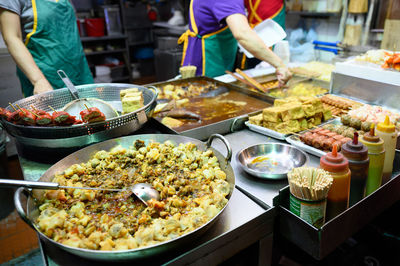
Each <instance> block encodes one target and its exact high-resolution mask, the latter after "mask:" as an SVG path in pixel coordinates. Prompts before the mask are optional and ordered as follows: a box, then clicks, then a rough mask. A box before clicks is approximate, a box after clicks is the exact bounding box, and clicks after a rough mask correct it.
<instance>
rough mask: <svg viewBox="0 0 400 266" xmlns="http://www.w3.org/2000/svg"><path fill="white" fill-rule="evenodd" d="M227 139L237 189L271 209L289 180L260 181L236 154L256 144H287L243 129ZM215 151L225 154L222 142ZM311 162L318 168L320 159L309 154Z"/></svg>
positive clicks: (214, 145) (218, 142)
mask: <svg viewBox="0 0 400 266" xmlns="http://www.w3.org/2000/svg"><path fill="white" fill-rule="evenodd" d="M225 138H226V139H227V140H228V141H229V143H230V144H231V147H232V162H231V165H232V168H233V171H234V172H235V177H236V187H237V188H238V189H239V190H240V191H242V192H243V193H245V194H246V195H247V196H249V197H250V198H252V199H253V200H255V201H256V202H258V203H259V204H260V205H261V206H264V207H265V208H271V207H272V206H273V204H272V202H273V199H274V198H275V197H276V196H278V194H279V190H280V189H282V188H284V187H286V186H287V185H288V182H287V179H286V178H285V179H281V180H266V179H260V178H257V177H254V176H251V175H249V174H247V173H246V172H245V171H244V170H242V168H241V166H240V165H239V163H238V161H237V160H236V154H237V153H238V152H239V151H241V150H242V149H244V148H247V147H249V146H251V145H254V144H259V143H267V142H275V143H287V142H285V141H280V140H277V139H274V138H270V137H268V136H265V135H261V134H259V133H256V132H253V131H250V130H248V129H243V130H241V131H238V132H234V133H230V134H227V135H225ZM212 146H213V147H214V148H215V149H217V150H218V151H220V152H221V153H222V154H225V152H226V151H225V150H226V149H225V148H224V145H223V143H222V142H221V141H219V140H216V141H215V143H213V145H212ZM308 156H309V157H310V161H309V162H308V166H313V167H318V166H319V158H318V157H316V156H314V155H310V154H308Z"/></svg>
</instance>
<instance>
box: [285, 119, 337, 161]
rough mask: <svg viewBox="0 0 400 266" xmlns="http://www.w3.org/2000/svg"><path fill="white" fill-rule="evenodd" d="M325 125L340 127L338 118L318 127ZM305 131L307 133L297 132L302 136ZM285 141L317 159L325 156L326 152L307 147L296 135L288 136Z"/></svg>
mask: <svg viewBox="0 0 400 266" xmlns="http://www.w3.org/2000/svg"><path fill="white" fill-rule="evenodd" d="M326 124H334V125H341V124H342V123H341V122H340V118H335V119H333V120H328V121H327V122H324V123H322V124H320V125H319V126H318V127H320V126H323V125H326ZM307 131H309V129H308V130H304V131H301V132H299V134H303V133H305V132H307ZM285 140H286V141H287V142H289V143H290V144H292V145H293V146H295V147H296V148H299V149H301V150H303V151H305V152H308V153H310V154H312V155H315V156H317V157H322V156H324V155H326V152H324V151H323V150H320V149H317V148H314V147H312V146H310V145H307V144H305V143H303V142H302V141H301V140H300V139H299V136H297V135H291V136H288V137H287V138H286V139H285Z"/></svg>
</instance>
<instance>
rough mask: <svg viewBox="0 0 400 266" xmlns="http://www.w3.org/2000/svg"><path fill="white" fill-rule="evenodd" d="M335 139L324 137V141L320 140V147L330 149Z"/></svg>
mask: <svg viewBox="0 0 400 266" xmlns="http://www.w3.org/2000/svg"><path fill="white" fill-rule="evenodd" d="M335 141H336V140H335V139H334V138H325V139H324V141H323V142H322V148H323V149H324V150H328V151H330V150H332V144H333V143H334V142H335Z"/></svg>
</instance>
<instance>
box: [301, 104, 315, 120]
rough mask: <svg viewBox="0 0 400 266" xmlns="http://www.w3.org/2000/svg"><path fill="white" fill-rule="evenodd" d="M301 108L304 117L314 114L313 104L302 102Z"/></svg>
mask: <svg viewBox="0 0 400 266" xmlns="http://www.w3.org/2000/svg"><path fill="white" fill-rule="evenodd" d="M302 106H303V110H304V113H305V114H306V117H312V116H314V115H315V108H314V105H312V104H311V103H307V104H306V103H304V104H303V105H302Z"/></svg>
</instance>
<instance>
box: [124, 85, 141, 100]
mask: <svg viewBox="0 0 400 266" xmlns="http://www.w3.org/2000/svg"><path fill="white" fill-rule="evenodd" d="M134 92H139V89H138V88H129V89H125V90H120V91H119V96H120V97H121V99H122V98H123V97H124V96H125V95H126V94H128V93H134Z"/></svg>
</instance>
